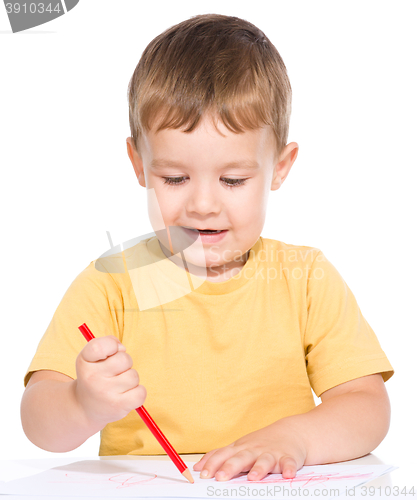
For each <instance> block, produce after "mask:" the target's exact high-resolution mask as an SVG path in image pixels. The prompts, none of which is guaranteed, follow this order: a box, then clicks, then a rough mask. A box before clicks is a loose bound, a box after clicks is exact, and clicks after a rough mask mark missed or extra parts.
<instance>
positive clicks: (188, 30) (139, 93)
mask: <svg viewBox="0 0 417 500" xmlns="http://www.w3.org/2000/svg"><path fill="white" fill-rule="evenodd" d="M291 97H292V91H291V85H290V81H289V78H288V75H287V70H286V67H285V64H284V62H283V60H282V58H281V56H280V55H279V53H278V51H277V49H276V48H275V46H274V45H273V44H272V43H271V42H270V40H269V39H268V38H267V37H266V36H265V34H264V33H263V32H262V31H261V30H260V29H258V28H257V27H256V26H255V25H253V24H251V23H250V22H248V21H246V20H244V19H240V18H238V17H231V16H225V15H220V14H203V15H197V16H194V17H191V18H190V19H188V20H186V21H183V22H181V23H179V24H176V25H175V26H172V27H171V28H168V29H167V30H165V31H164V32H163V33H161V34H160V35H158V36H157V37H156V38H154V39H153V40H152V41H151V42H150V43H149V45H148V46H147V47H146V48H145V50H144V52H143V54H142V57H141V58H140V61H139V63H138V65H137V66H136V69H135V71H134V73H133V75H132V78H131V79H130V82H129V88H128V99H129V123H130V130H131V135H132V139H133V142H134V144H135V147H136V149H137V150H138V151H139V148H138V146H139V138H140V136H141V135H142V134H143V133H144V132H148V131H149V130H151V128H152V127H153V125H154V122H155V120H156V117H159V118H160V120H159V123H158V125H157V127H156V131H159V130H162V129H166V128H174V129H178V128H183V127H185V130H184V132H192V131H193V130H194V129H195V128H196V127H197V126H198V123H199V121H200V119H201V117H202V116H203V115H204V114H205V113H208V114H210V115H211V116H212V118H213V124H214V126H216V125H215V122H214V117H217V118H220V119H221V121H222V122H223V123H224V125H225V126H226V127H227V128H228V129H229V130H231V131H233V132H235V133H240V132H244V131H245V130H251V129H256V128H259V127H261V126H263V125H270V126H271V127H272V129H273V132H274V135H275V138H276V148H277V150H276V153H277V155H279V154H280V153H281V151H282V149H283V148H284V147H285V145H286V143H287V138H288V129H289V122H290V115H291ZM216 128H217V127H216ZM217 130H218V129H217Z"/></svg>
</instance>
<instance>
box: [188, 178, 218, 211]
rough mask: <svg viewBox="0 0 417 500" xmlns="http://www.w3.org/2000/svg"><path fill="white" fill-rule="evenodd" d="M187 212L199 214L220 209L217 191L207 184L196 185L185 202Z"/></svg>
mask: <svg viewBox="0 0 417 500" xmlns="http://www.w3.org/2000/svg"><path fill="white" fill-rule="evenodd" d="M185 208H186V209H187V211H188V212H195V213H198V214H199V215H208V214H211V213H214V214H217V213H220V211H221V199H220V196H219V193H218V192H217V191H216V190H215V189H213V188H211V187H208V186H207V185H205V186H204V184H203V185H200V186H196V187H195V188H194V189H192V190H191V192H190V195H189V197H188V199H187V200H186V203H185Z"/></svg>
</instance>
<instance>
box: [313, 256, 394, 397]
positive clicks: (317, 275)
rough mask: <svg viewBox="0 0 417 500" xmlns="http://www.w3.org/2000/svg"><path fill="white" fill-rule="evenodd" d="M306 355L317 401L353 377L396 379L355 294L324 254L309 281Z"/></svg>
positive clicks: (318, 260)
mask: <svg viewBox="0 0 417 500" xmlns="http://www.w3.org/2000/svg"><path fill="white" fill-rule="evenodd" d="M304 350H305V356H306V365H307V374H308V377H309V379H310V384H311V387H312V388H313V390H314V392H315V394H316V395H317V397H319V396H320V395H321V394H322V393H323V392H324V391H326V390H328V389H331V388H332V387H335V386H336V385H340V384H342V383H344V382H348V381H350V380H353V379H355V378H359V377H364V376H366V375H372V374H374V373H381V375H382V377H383V379H384V382H386V381H387V380H388V379H389V378H391V377H392V375H393V374H394V370H393V368H392V366H391V364H390V362H389V361H388V358H387V356H386V355H385V353H384V351H383V350H382V348H381V345H380V343H379V341H378V339H377V337H376V335H375V333H374V331H373V330H372V328H371V327H370V326H369V324H368V322H367V321H366V319H365V318H364V317H363V315H362V312H361V310H360V308H359V306H358V304H357V302H356V299H355V297H354V295H353V293H352V291H351V290H350V288H349V287H348V286H347V284H346V283H345V281H344V280H343V278H342V276H341V275H340V274H339V272H338V271H337V269H336V268H335V267H334V266H333V264H331V263H330V262H329V261H328V260H327V259H326V257H325V256H324V254H323V252H321V251H320V250H319V251H318V253H317V256H316V258H315V259H314V261H313V262H312V265H311V269H310V274H309V276H308V283H307V322H306V329H305V335H304Z"/></svg>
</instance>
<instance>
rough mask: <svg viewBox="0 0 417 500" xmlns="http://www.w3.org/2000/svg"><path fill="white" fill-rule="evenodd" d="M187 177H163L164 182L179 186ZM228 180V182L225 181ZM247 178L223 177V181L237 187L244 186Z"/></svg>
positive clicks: (229, 185) (227, 184) (228, 185)
mask: <svg viewBox="0 0 417 500" xmlns="http://www.w3.org/2000/svg"><path fill="white" fill-rule="evenodd" d="M185 178H186V177H163V179H165V181H164V184H170V185H171V186H178V185H179V184H183V179H185ZM225 181H226V182H225ZM246 181H247V179H226V178H223V182H225V184H226V186H227V187H231V188H233V187H235V186H242V185H243V184H244V183H245V182H246Z"/></svg>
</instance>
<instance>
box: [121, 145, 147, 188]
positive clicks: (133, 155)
mask: <svg viewBox="0 0 417 500" xmlns="http://www.w3.org/2000/svg"><path fill="white" fill-rule="evenodd" d="M126 145H127V154H128V155H129V158H130V161H131V162H132V165H133V168H134V170H135V174H136V177H137V178H138V181H139V184H140V185H141V186H143V187H146V182H145V174H144V171H143V162H142V158H141V157H140V156H139V154H138V152H137V151H136V148H135V145H134V143H133V139H132V138H131V137H128V138H127V139H126Z"/></svg>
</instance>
